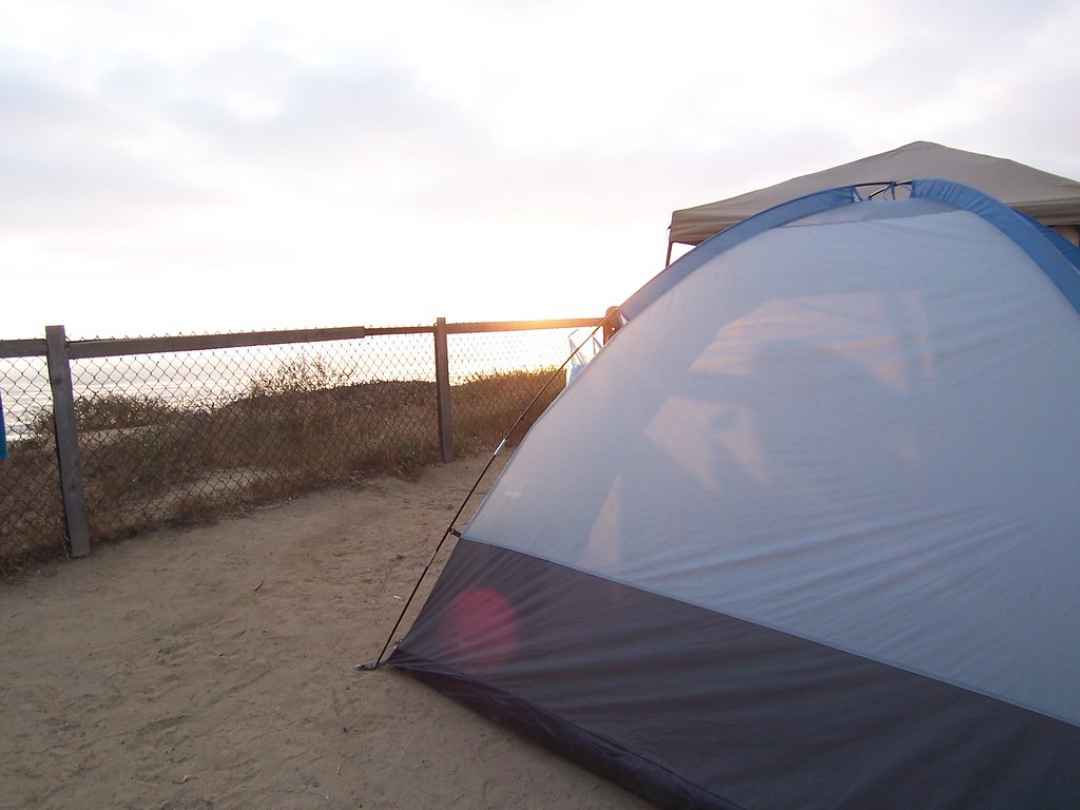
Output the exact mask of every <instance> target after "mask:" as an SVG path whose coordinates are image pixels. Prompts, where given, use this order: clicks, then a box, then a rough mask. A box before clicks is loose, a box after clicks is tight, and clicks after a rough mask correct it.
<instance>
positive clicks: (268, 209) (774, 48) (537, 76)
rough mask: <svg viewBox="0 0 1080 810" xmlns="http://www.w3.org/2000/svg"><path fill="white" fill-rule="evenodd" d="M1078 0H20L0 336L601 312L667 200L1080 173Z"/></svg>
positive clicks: (8, 55)
mask: <svg viewBox="0 0 1080 810" xmlns="http://www.w3.org/2000/svg"><path fill="white" fill-rule="evenodd" d="M1077 31H1080V3H1075V2H1072V3H1069V2H1061V3H1057V2H1039V0H1030V1H1029V2H998V1H997V0H981V1H980V2H973V1H972V0H959V1H958V2H950V3H942V2H939V0H935V2H929V1H928V0H908V1H907V2H895V3H893V2H874V1H873V0H866V1H864V2H846V3H834V2H815V3H805V2H799V3H790V4H785V3H774V2H767V1H764V2H757V3H738V4H735V3H723V2H716V0H711V2H704V3H698V2H679V1H678V0H669V1H668V2H664V3H626V2H590V1H589V0H577V1H576V2H559V1H553V2H540V1H539V0H537V1H536V2H531V1H530V0H510V1H509V2H502V3H496V2H485V1H483V0H481V1H480V2H456V3H452V2H439V3H430V4H428V3H421V2H410V3H398V4H395V3H367V2H359V3H358V2H352V3H335V4H329V3H321V2H313V1H310V0H309V2H305V3H296V2H288V3H285V2H274V1H273V0H260V2H255V3H247V2H232V1H230V2H222V0H217V1H216V2H212V3H200V2H193V0H184V1H183V2H175V3H174V2H148V1H146V0H123V1H121V0H115V1H114V2H109V1H108V0H97V1H96V2H92V3H91V2H59V1H54V0H35V1H34V2H32V3H26V2H23V0H19V1H18V2H10V0H0V124H2V128H3V129H2V136H0V278H2V280H3V290H4V301H5V303H6V306H5V307H4V310H3V313H2V314H0V337H32V336H38V335H40V334H42V332H43V329H44V326H45V324H50V323H63V324H65V325H66V326H67V329H68V334H69V335H70V336H72V337H92V336H114V335H116V336H119V335H135V334H144V335H146V334H171V333H176V332H195V331H203V330H215V331H216V330H222V331H235V330H242V329H263V328H279V327H280V328H293V327H308V326H335V325H344V324H413V323H431V322H432V321H433V320H434V319H435V317H436V316H440V315H442V316H446V317H447V318H449V319H450V320H480V319H483V320H488V319H490V320H496V319H512V318H556V317H577V316H587V315H599V314H601V313H602V312H603V310H604V308H605V307H607V306H608V305H610V304H617V303H619V302H621V301H623V300H625V299H626V298H627V297H628V296H629V295H630V294H631V293H632V292H633V291H634V290H635V289H637V288H638V287H639V286H640V285H641V284H642V283H644V282H645V281H646V280H647V279H648V278H650V277H651V276H652V275H653V274H655V273H656V272H657V271H658V270H660V269H661V267H662V265H663V258H664V250H665V247H666V228H667V225H668V223H669V221H670V216H671V211H672V210H673V209H676V208H684V207H687V206H691V205H696V204H700V203H704V202H709V201H712V200H716V199H722V198H724V197H728V196H731V195H734V194H738V193H741V192H744V191H748V190H751V189H754V188H758V187H760V186H763V185H768V184H771V183H774V182H778V181H781V180H784V179H786V178H788V177H791V176H794V175H798V174H804V173H806V172H810V171H816V170H818V169H822V168H826V167H828V166H831V165H835V164H837V163H844V162H847V161H850V160H854V159H856V158H858V157H862V156H864V155H867V154H873V153H876V152H881V151H885V150H888V149H892V148H895V147H897V146H900V145H902V144H905V143H908V142H910V141H914V140H930V141H937V142H940V143H945V144H947V145H950V146H955V147H958V148H963V149H969V150H972V151H977V152H986V153H990V154H995V155H1000V156H1005V157H1011V158H1013V159H1015V160H1019V161H1022V162H1025V163H1030V164H1032V165H1035V166H1037V167H1039V168H1042V169H1044V170H1047V171H1051V172H1055V173H1058V174H1063V175H1066V176H1072V177H1080V149H1078V148H1077V147H1078V146H1080V105H1077V104H1076V103H1075V95H1076V92H1077V87H1080V49H1078V48H1076V47H1075V37H1076V32H1077Z"/></svg>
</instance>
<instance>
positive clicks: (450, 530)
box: [353, 326, 600, 672]
mask: <svg viewBox="0 0 1080 810" xmlns="http://www.w3.org/2000/svg"><path fill="white" fill-rule="evenodd" d="M599 331H600V327H599V326H598V327H596V328H595V329H593V330H592V332H590V333H589V336H588V337H587V338H585V340H583V341H582V342H581V343H580V344H578V346H577V347H576V348H575V349H573V350H572V351H571V352H570V354H568V355H567V356H566V359H565V360H563V361H562V363H561V364H560V365H559V367H558V368H557V369H555V371H553V372H552V373H551V376H550V377H548V378H547V380H546V381H545V382H544V384H543V385H542V386H540V390H539V391H537V392H536V396H534V397H533V398H532V399H531V400H530V401H529V404H528V405H526V406H525V410H523V411H522V412H521V414H520V415H519V416H518V418H517V419H515V420H514V424H512V425H511V426H510V429H509V430H507V431H506V433H505V434H503V437H502V440H501V441H500V442H499V444H498V445H497V446H496V447H495V450H494V452H493V453H492V454H491V457H490V458H489V459H488V460H487V463H486V464H485V465H484V469H482V470H480V474H479V475H478V476H476V480H475V481H473V485H472V487H470V488H469V492H468V494H467V495H466V496H465V499H464V500H463V501H462V502H461V505H460V506H458V508H457V511H456V512H454V516H453V517H452V518H450V523H449V524H448V525H447V527H446V531H444V532H443V535H442V537H441V538H440V539H439V542H438V544H437V545H436V546H435V550H434V551H433V552H431V557H429V558H428V561H427V564H426V565H425V566H424V570H423V571H421V572H420V576H419V578H417V580H416V584H415V585H413V589H412V592H411V593H410V594H409V598H408V599H406V600H405V605H404V606H403V607H402V608H401V613H399V614H398V617H397V621H396V622H394V626H393V627H391V628H390V632H389V633H388V634H387V636H386V641H385V642H384V643H383V646H382V649H381V650H380V651H379V654H378V656H376V658H375V660H374V661H369V662H368V663H366V664H356V665H355V666H354V667H353V669H354V670H356V671H357V672H372V671H374V670H376V669H378V668H379V667H380V666H382V663H383V656H384V655H386V651H387V650H388V649H389V648H390V642H391V641H392V640H393V638H394V634H395V633H396V632H397V630H398V627H400V626H401V622H402V620H403V619H404V618H405V614H406V613H408V611H409V606H410V605H411V604H412V601H413V599H415V598H416V592H417V591H419V590H420V584H421V583H422V582H423V581H424V578H425V577H426V576H427V574H428V571H430V570H431V566H432V564H433V563H434V562H435V558H436V557H438V556H439V551H441V550H442V547H443V544H444V543H446V538H447V537H449V536H450V535H451V534H453V535H454V536H455V537H459V538H460V537H461V532H459V531H458V530H457V529H455V528H454V524H456V523H457V520H458V518H459V517H461V513H462V512H464V511H465V507H466V505H468V503H469V500H470V499H471V498H472V496H473V494H474V493H475V492H476V489H477V487H479V486H480V482H481V481H483V480H484V476H485V475H487V472H488V470H490V469H491V465H492V464H494V463H495V459H496V458H498V457H499V453H501V452H502V449H503V448H504V447H505V446H506V442H507V440H508V439H509V438H510V437H511V436H512V435H513V433H514V431H515V430H516V429H517V426H518V425H520V424H521V423H522V422H523V421H524V420H525V417H526V416H527V415H528V413H529V411H531V410H532V407H533V405H535V404H536V403H537V402H538V401H539V400H540V397H541V396H542V395H543V393H544V392H545V391H546V390H547V389H548V386H550V385H551V384H552V383H553V382H554V381H555V379H556V378H557V377H558V376H559V375H560V374H561V373H562V372H563V369H565V368H566V364H567V363H569V362H570V361H571V360H572V359H573V358H574V355H575V354H577V353H578V352H580V351H581V349H582V347H583V346H586V345H588V343H589V341H590V340H592V338H593V336H594V335H596V333H597V332H599Z"/></svg>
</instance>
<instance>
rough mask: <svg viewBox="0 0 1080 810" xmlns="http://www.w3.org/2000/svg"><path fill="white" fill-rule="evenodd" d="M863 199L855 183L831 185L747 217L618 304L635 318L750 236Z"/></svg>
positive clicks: (663, 271)
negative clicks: (677, 285)
mask: <svg viewBox="0 0 1080 810" xmlns="http://www.w3.org/2000/svg"><path fill="white" fill-rule="evenodd" d="M858 199H860V198H859V197H858V196H857V194H856V192H855V186H844V187H841V188H831V189H828V190H826V191H818V192H815V193H814V194H808V195H806V196H805V197H796V198H795V199H794V200H789V201H788V202H786V203H781V204H780V205H777V206H775V207H773V208H769V209H767V210H765V211H762V212H761V213H760V214H755V215H754V216H752V217H750V218H749V219H744V220H743V221H742V222H740V223H738V224H737V225H732V226H731V227H730V228H728V229H727V230H725V231H721V232H720V233H718V234H716V235H715V236H711V237H709V238H708V239H706V240H705V241H704V242H702V243H701V244H700V245H698V246H697V247H696V248H694V249H693V250H691V251H690V252H689V253H687V254H686V255H685V256H683V257H681V258H680V259H679V260H678V261H676V262H674V263H673V264H672V265H671V266H670V267H667V268H665V269H664V270H661V271H660V272H659V273H658V274H657V275H655V276H653V277H652V279H651V280H649V281H648V282H646V283H645V286H644V287H642V288H641V289H640V290H638V291H637V292H636V293H634V294H633V295H632V296H630V298H628V299H627V300H626V302H625V303H624V304H623V305H622V306H621V307H619V309H620V311H621V312H622V314H623V317H625V318H626V319H627V320H633V319H634V318H636V317H637V316H638V315H640V314H641V312H642V311H643V310H644V309H645V308H646V307H647V306H649V304H651V303H652V302H653V301H655V300H656V299H657V298H659V297H660V296H662V295H663V294H664V293H666V292H667V291H668V290H670V289H671V288H672V287H674V286H675V285H676V284H678V283H679V282H680V281H682V280H683V279H684V278H686V277H687V276H688V275H690V274H691V273H693V272H694V271H695V270H697V269H698V268H699V267H701V265H703V264H705V262H707V261H709V260H710V259H712V258H713V257H714V256H718V255H720V254H721V253H723V252H725V251H727V250H731V248H733V247H735V246H736V245H740V244H742V243H743V242H745V241H747V240H748V239H752V238H753V237H755V236H757V235H758V234H759V233H764V232H765V231H768V230H772V229H773V228H779V227H780V226H781V225H787V224H788V223H789V222H794V221H795V220H797V219H802V218H803V217H808V216H811V215H812V214H820V213H821V212H823V211H829V210H831V209H833V208H837V207H839V206H841V205H850V204H851V203H853V202H855V201H857V200H858Z"/></svg>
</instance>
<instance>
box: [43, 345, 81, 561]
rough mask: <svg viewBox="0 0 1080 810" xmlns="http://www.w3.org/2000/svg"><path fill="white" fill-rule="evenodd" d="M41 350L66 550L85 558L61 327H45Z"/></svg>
mask: <svg viewBox="0 0 1080 810" xmlns="http://www.w3.org/2000/svg"><path fill="white" fill-rule="evenodd" d="M45 348H46V357H47V358H48V363H49V385H50V386H51V387H52V404H53V435H54V436H55V439H56V462H57V466H58V467H59V469H60V494H61V496H62V497H63V503H64V525H65V527H66V533H67V546H68V551H69V552H70V553H71V556H72V557H85V556H86V555H87V554H89V553H90V524H89V521H88V520H87V517H86V496H85V494H84V492H83V480H82V468H81V465H80V463H79V436H78V432H77V429H76V426H75V395H74V392H73V391H72V387H71V365H70V363H69V362H68V354H67V338H66V336H65V334H64V327H63V326H46V327H45Z"/></svg>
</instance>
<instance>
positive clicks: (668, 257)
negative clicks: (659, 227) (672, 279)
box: [664, 236, 675, 269]
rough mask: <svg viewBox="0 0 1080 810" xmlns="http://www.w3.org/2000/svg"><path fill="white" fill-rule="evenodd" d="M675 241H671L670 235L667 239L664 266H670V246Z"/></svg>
mask: <svg viewBox="0 0 1080 810" xmlns="http://www.w3.org/2000/svg"><path fill="white" fill-rule="evenodd" d="M674 244H675V243H674V242H672V241H671V237H670V236H669V237H668V240H667V256H666V257H665V258H664V268H665V269H666V268H668V267H671V248H672V246H673V245H674Z"/></svg>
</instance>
